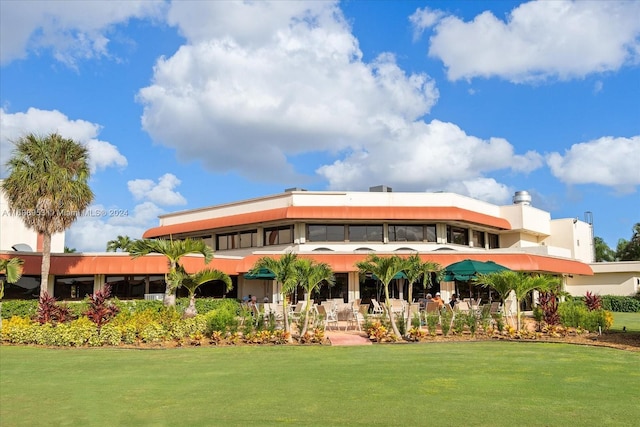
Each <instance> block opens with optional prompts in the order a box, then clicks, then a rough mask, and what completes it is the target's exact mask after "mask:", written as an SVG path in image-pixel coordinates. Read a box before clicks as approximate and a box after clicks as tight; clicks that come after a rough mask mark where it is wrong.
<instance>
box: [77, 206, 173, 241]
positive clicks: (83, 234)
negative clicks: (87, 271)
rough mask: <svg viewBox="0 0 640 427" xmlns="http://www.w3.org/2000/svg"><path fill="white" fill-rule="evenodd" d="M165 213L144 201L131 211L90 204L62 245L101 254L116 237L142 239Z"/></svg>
mask: <svg viewBox="0 0 640 427" xmlns="http://www.w3.org/2000/svg"><path fill="white" fill-rule="evenodd" d="M163 213H164V211H163V210H162V209H161V208H159V207H158V206H157V205H155V204H154V203H152V202H148V201H147V202H143V203H140V204H138V205H136V206H135V207H134V209H133V210H128V209H118V208H106V207H105V206H104V205H100V204H95V205H91V206H90V207H89V208H87V210H86V211H85V214H84V215H81V216H80V217H79V218H78V219H77V220H76V222H74V223H73V224H72V225H71V227H70V228H69V229H68V230H67V231H66V233H65V245H66V246H68V247H70V248H75V249H77V250H78V251H80V252H104V251H106V248H107V242H109V241H110V240H113V239H115V238H116V236H129V237H130V238H131V239H139V238H142V234H143V233H144V232H145V231H146V230H148V229H149V228H151V227H154V226H156V225H157V224H158V222H157V221H158V220H157V218H158V215H161V214H163Z"/></svg>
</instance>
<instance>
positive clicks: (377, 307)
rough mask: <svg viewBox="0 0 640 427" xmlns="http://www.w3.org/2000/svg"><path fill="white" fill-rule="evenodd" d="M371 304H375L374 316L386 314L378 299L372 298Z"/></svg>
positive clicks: (372, 312)
mask: <svg viewBox="0 0 640 427" xmlns="http://www.w3.org/2000/svg"><path fill="white" fill-rule="evenodd" d="M371 304H373V310H372V311H371V314H373V315H374V316H382V315H383V314H384V309H383V308H382V306H381V305H380V303H379V302H378V300H375V299H371Z"/></svg>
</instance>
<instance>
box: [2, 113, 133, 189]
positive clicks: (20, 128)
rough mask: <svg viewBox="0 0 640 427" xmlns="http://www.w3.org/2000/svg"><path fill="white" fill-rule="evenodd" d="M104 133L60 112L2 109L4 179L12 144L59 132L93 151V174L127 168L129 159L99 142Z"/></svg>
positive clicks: (91, 161)
mask: <svg viewBox="0 0 640 427" xmlns="http://www.w3.org/2000/svg"><path fill="white" fill-rule="evenodd" d="M100 130H101V128H100V126H99V125H97V124H95V123H91V122H88V121H86V120H71V119H69V118H68V117H67V116H66V115H64V114H63V113H61V112H60V111H57V110H39V109H37V108H29V109H28V110H27V112H26V113H21V112H19V113H9V112H7V111H5V109H4V108H2V109H0V159H2V162H1V163H2V164H1V165H0V176H4V175H5V174H6V172H7V171H6V169H5V163H6V161H7V160H8V159H9V158H10V157H11V151H12V150H13V144H12V141H16V140H17V139H18V138H20V137H22V136H24V135H26V134H27V133H33V134H35V135H39V136H46V135H48V134H50V133H53V132H57V133H59V134H60V135H62V136H63V137H65V138H71V139H73V140H75V141H77V142H80V143H82V144H84V145H85V146H86V147H87V149H88V150H89V166H90V168H91V171H92V172H95V171H98V170H103V169H105V168H107V167H112V166H117V167H125V166H127V159H126V158H125V157H124V156H123V155H122V154H121V153H120V152H119V151H118V148H117V147H116V146H115V145H113V144H111V143H109V142H107V141H101V140H99V139H97V136H98V134H99V133H100Z"/></svg>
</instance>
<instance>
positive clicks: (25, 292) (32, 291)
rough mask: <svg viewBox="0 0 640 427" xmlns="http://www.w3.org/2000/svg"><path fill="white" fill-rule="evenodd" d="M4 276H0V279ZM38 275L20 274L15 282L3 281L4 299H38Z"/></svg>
mask: <svg viewBox="0 0 640 427" xmlns="http://www.w3.org/2000/svg"><path fill="white" fill-rule="evenodd" d="M2 279H5V277H0V280H2ZM39 296H40V276H22V277H21V278H20V280H18V282H17V283H9V282H7V281H6V280H5V282H4V299H38V297H39Z"/></svg>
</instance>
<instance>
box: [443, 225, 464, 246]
mask: <svg viewBox="0 0 640 427" xmlns="http://www.w3.org/2000/svg"><path fill="white" fill-rule="evenodd" d="M447 242H449V243H455V244H456V245H465V246H468V245H469V230H467V229H466V228H462V227H453V226H451V225H448V226H447Z"/></svg>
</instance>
